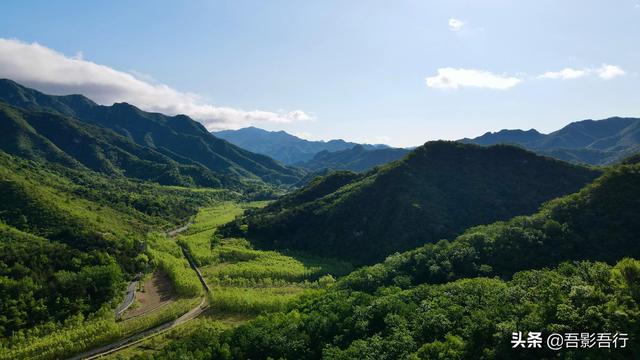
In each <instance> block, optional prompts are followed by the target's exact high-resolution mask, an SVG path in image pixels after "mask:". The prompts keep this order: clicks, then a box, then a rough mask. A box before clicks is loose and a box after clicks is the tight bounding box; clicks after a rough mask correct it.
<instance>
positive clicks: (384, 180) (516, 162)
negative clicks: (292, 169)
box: [224, 142, 599, 263]
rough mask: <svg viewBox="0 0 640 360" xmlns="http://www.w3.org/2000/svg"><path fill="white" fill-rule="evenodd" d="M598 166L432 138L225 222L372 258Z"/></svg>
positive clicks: (571, 182) (573, 186) (558, 186)
mask: <svg viewBox="0 0 640 360" xmlns="http://www.w3.org/2000/svg"><path fill="white" fill-rule="evenodd" d="M598 174H599V171H597V170H593V169H589V168H585V167H580V166H574V165H570V164H567V163H564V162H560V161H557V160H553V159H550V158H545V157H540V156H537V155H535V154H533V153H530V152H528V151H525V150H522V149H520V148H517V147H513V146H493V147H488V148H485V147H480V146H477V145H465V144H460V143H455V142H430V143H427V144H425V145H424V146H421V147H419V148H417V149H416V150H414V151H413V152H412V153H410V154H409V155H408V156H407V157H406V158H404V159H402V160H400V161H397V162H394V163H391V164H389V165H386V166H383V167H381V168H380V169H378V170H375V171H371V172H369V173H366V174H363V175H361V176H357V177H354V178H353V180H351V181H349V182H348V183H341V182H338V183H336V186H334V187H331V186H329V187H328V188H329V189H330V190H331V192H326V193H324V192H321V193H319V194H318V195H317V196H312V197H309V198H308V199H307V198H305V197H304V196H302V194H304V193H306V192H309V190H308V189H304V188H303V189H301V190H299V191H298V192H297V193H293V194H292V195H291V196H290V197H285V198H284V199H282V200H279V201H276V202H274V203H272V204H271V205H269V206H267V207H266V208H264V209H260V210H254V211H252V212H248V213H247V216H245V217H244V218H242V219H238V220H237V221H236V222H234V223H232V224H230V225H228V226H227V227H226V228H225V229H224V231H225V233H226V234H227V235H242V236H244V235H246V236H247V237H248V238H249V239H252V240H253V241H256V242H257V243H259V244H261V245H262V246H266V247H271V248H293V249H298V250H303V251H308V252H312V253H315V254H319V255H322V256H331V257H332V256H336V257H341V258H346V259H350V260H354V261H357V262H361V263H372V262H375V261H379V260H382V259H384V257H385V256H387V255H389V254H392V253H394V252H396V251H403V250H409V249H411V248H414V247H416V246H420V245H422V244H425V243H430V242H436V241H438V240H440V239H444V238H451V237H453V236H455V235H457V234H458V233H460V232H461V231H462V230H464V229H465V228H467V227H469V226H473V225H478V224H486V223H491V222H493V221H496V220H501V219H502V220H506V219H509V218H511V217H513V216H515V215H521V214H527V213H532V212H534V211H535V210H536V209H537V208H538V207H539V206H540V205H541V204H542V203H543V202H545V201H548V200H551V199H553V198H555V197H557V196H561V195H564V194H568V193H571V192H574V191H577V190H578V189H580V188H581V187H582V186H584V185H585V184H586V183H588V182H590V181H591V180H593V179H594V178H595V177H596V176H597V175H598ZM334 179H335V177H329V178H328V179H327V180H325V181H331V182H332V183H334V182H335V181H334ZM322 181H323V180H318V182H320V183H322ZM313 186H315V187H317V184H315V185H313ZM292 199H298V200H292ZM245 225H246V226H245Z"/></svg>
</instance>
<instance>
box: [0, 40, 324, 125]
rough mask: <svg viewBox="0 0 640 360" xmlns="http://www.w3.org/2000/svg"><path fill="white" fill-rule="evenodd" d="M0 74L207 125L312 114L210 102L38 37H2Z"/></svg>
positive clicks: (40, 86)
mask: <svg viewBox="0 0 640 360" xmlns="http://www.w3.org/2000/svg"><path fill="white" fill-rule="evenodd" d="M0 78H8V79H11V80H14V81H17V82H19V83H21V84H24V85H25V86H29V87H32V88H35V89H37V90H40V91H43V92H46V93H50V94H56V95H66V94H83V95H85V96H87V97H89V98H90V99H92V100H93V101H95V102H97V103H99V104H104V105H111V104H113V103H115V102H128V103H131V104H133V105H136V106H138V107H140V108H141V109H143V110H146V111H155V112H161V113H164V114H169V115H174V114H186V115H189V116H191V117H192V118H194V119H196V120H198V121H200V122H201V123H202V124H204V125H205V126H206V127H207V129H209V130H220V129H229V128H238V127H243V126H248V125H253V124H260V123H289V122H294V121H308V120H312V119H313V117H312V116H310V115H309V114H307V113H305V112H304V111H302V110H294V111H279V112H271V111H262V110H253V111H245V110H241V109H235V108H231V107H218V106H213V105H211V104H207V103H206V102H204V101H203V100H202V99H201V98H200V97H199V96H198V95H196V94H192V93H187V92H181V91H178V90H175V89H173V88H171V87H169V86H167V85H164V84H158V83H155V82H152V81H150V79H149V78H148V77H147V78H146V79H145V78H144V76H141V75H139V74H137V73H136V74H130V73H127V72H123V71H118V70H115V69H112V68H110V67H108V66H104V65H99V64H96V63H93V62H91V61H87V60H84V59H83V54H82V53H81V52H78V53H77V54H76V55H75V56H72V57H68V56H65V55H64V54H62V53H59V52H57V51H55V50H52V49H49V48H47V47H45V46H42V45H40V44H37V43H32V44H28V43H24V42H21V41H19V40H13V39H2V38H0Z"/></svg>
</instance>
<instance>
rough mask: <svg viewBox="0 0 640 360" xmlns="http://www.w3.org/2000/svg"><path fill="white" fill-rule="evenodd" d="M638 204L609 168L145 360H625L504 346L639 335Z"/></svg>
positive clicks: (621, 171) (625, 177) (637, 192)
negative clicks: (535, 208)
mask: <svg viewBox="0 0 640 360" xmlns="http://www.w3.org/2000/svg"><path fill="white" fill-rule="evenodd" d="M639 198H640V166H638V165H626V166H617V167H615V168H611V169H608V170H607V172H606V173H605V174H604V175H603V176H601V177H600V178H599V179H597V180H596V181H595V182H594V183H593V184H590V185H588V186H587V187H585V188H584V189H583V190H581V191H580V192H578V193H576V194H572V195H568V196H565V197H563V198H559V199H556V200H554V201H551V202H550V203H548V204H546V205H545V206H544V207H543V208H542V209H541V210H540V211H539V212H538V213H536V214H534V215H531V216H526V217H524V216H523V217H516V218H514V219H512V220H510V221H508V222H497V223H494V224H492V225H486V226H478V227H475V228H472V229H470V230H468V231H467V232H465V233H464V234H463V235H461V236H459V237H457V238H456V239H455V240H453V241H451V242H448V241H441V242H438V243H436V244H427V245H425V246H423V247H421V248H418V249H416V250H413V251H410V252H407V253H402V254H396V255H393V256H390V257H389V258H388V259H387V260H386V261H385V262H384V263H381V264H377V265H374V266H370V267H365V268H362V269H359V270H356V271H355V272H353V273H351V274H350V275H348V276H346V277H343V278H341V279H339V280H338V281H337V282H336V284H335V285H334V286H330V287H325V288H323V289H321V290H318V291H316V292H310V293H308V294H306V295H303V296H302V297H301V298H300V299H299V300H297V301H296V302H294V303H293V305H290V306H289V307H288V308H286V310H285V311H280V312H275V313H270V314H265V315H261V316H259V317H257V318H256V319H254V320H251V321H249V322H247V323H246V324H244V325H241V326H239V327H237V328H235V329H230V330H226V331H222V332H220V331H219V332H215V333H210V334H208V335H207V336H203V335H201V334H200V335H195V334H194V335H192V336H190V337H188V338H186V339H184V340H178V341H176V342H175V343H174V344H171V345H170V346H167V347H165V348H164V349H163V351H162V352H161V353H159V354H156V355H155V356H154V358H155V359H164V358H176V357H188V358H196V359H217V358H229V359H232V358H233V359H246V358H251V359H267V358H274V359H277V358H283V359H319V358H324V359H353V358H371V359H396V358H408V359H495V358H523V359H538V358H554V357H556V356H558V355H559V356H560V357H562V358H570V359H627V358H632V357H633V356H634V355H633V354H637V353H638V351H640V345H639V344H638V343H637V342H633V341H630V342H629V343H628V344H627V345H628V346H627V347H626V348H625V349H590V350H583V349H576V350H572V349H565V350H563V351H562V352H553V351H551V350H549V349H541V350H538V351H536V352H531V351H529V352H527V351H519V350H518V349H515V350H514V349H512V346H511V343H510V340H511V334H512V332H517V331H522V332H527V331H541V332H542V333H543V334H547V335H548V334H550V333H553V332H558V333H565V332H578V333H580V332H593V333H598V332H611V333H616V332H619V333H625V334H628V336H629V338H630V339H634V338H636V337H637V336H638V334H640V323H639V322H638V319H640V291H638V289H640V261H638V260H633V259H630V258H626V259H623V258H625V257H627V256H632V257H640V246H639V245H638V242H637V238H638V236H639V235H640V224H638V222H637V219H638V218H640V217H639V216H640V213H639V211H640V207H639V206H638V199H639ZM620 259H622V260H620ZM576 260H582V261H581V262H578V261H576ZM586 260H605V261H608V262H610V263H613V264H615V263H616V261H618V262H617V264H615V266H610V265H608V264H606V263H602V262H590V261H586ZM565 261H571V262H565ZM546 266H551V267H555V268H546ZM526 269H537V270H526ZM487 276H493V278H489V277H487ZM245 311H246V310H245ZM185 344H189V347H187V346H185Z"/></svg>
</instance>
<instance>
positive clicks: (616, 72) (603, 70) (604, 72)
mask: <svg viewBox="0 0 640 360" xmlns="http://www.w3.org/2000/svg"><path fill="white" fill-rule="evenodd" d="M596 73H597V74H598V76H599V77H600V78H602V79H605V80H609V79H613V78H614V77H618V76H622V75H624V74H625V72H624V70H622V68H620V67H619V66H616V65H609V64H602V66H601V67H599V68H598V69H596Z"/></svg>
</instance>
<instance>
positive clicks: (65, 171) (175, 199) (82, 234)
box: [0, 151, 235, 339]
mask: <svg viewBox="0 0 640 360" xmlns="http://www.w3.org/2000/svg"><path fill="white" fill-rule="evenodd" d="M234 196H235V195H234V194H233V193H230V192H228V191H225V190H195V189H194V190H191V189H188V188H177V187H163V186H160V185H156V184H152V183H142V182H134V181H130V180H127V179H126V178H113V177H107V176H105V175H102V174H100V173H96V172H92V171H89V170H82V169H71V168H67V167H63V166H59V165H55V164H50V165H49V166H43V163H42V162H37V161H31V160H23V159H20V158H17V157H14V156H11V155H8V154H6V153H4V152H2V151H0V240H1V241H0V314H2V315H0V335H1V336H0V339H1V337H3V336H9V335H11V334H14V333H15V332H17V331H20V330H26V329H30V328H34V327H36V328H40V329H41V330H32V331H44V332H45V333H46V331H45V330H46V329H48V328H49V329H50V328H52V327H53V328H55V326H56V325H55V324H59V323H63V322H64V321H65V320H66V319H69V318H70V317H72V316H74V315H78V314H81V315H83V316H87V315H89V314H92V313H94V312H96V311H97V310H98V309H100V308H101V307H102V306H104V305H110V304H111V303H112V301H119V299H120V291H121V290H122V289H123V286H124V281H125V279H127V278H130V277H131V276H132V275H133V274H135V273H136V272H139V271H146V270H147V267H148V266H150V264H149V258H148V257H147V256H146V255H143V252H144V251H145V248H146V245H145V243H146V238H147V235H146V233H147V232H149V231H162V230H163V229H168V228H170V227H173V226H176V225H178V224H180V223H181V222H183V221H185V219H186V218H187V217H188V216H191V215H193V214H195V212H196V210H197V208H198V207H200V206H203V205H206V204H209V203H211V202H212V201H215V200H219V199H225V198H232V197H234Z"/></svg>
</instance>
